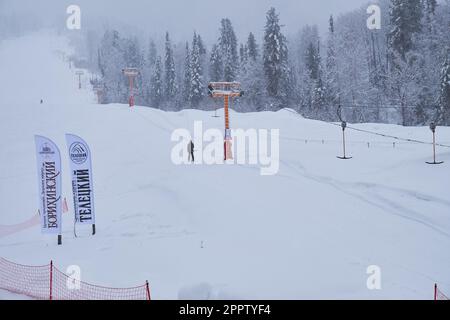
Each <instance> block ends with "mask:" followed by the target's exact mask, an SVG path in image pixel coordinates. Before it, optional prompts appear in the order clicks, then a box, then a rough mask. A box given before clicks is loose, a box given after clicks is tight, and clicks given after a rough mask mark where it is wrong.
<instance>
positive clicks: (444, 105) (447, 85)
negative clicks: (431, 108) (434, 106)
mask: <svg viewBox="0 0 450 320" xmlns="http://www.w3.org/2000/svg"><path fill="white" fill-rule="evenodd" d="M439 102H440V116H441V119H442V124H444V125H447V126H448V125H450V59H449V57H448V56H447V58H446V59H445V61H444V63H443V65H442V71H441V90H440V95H439Z"/></svg>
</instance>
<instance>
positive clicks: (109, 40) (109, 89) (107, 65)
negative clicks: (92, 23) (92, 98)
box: [98, 30, 128, 103]
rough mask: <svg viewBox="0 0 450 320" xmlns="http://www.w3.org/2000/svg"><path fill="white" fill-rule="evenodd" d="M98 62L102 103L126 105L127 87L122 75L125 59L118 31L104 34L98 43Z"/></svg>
mask: <svg viewBox="0 0 450 320" xmlns="http://www.w3.org/2000/svg"><path fill="white" fill-rule="evenodd" d="M98 62H99V70H100V73H101V76H102V80H101V81H102V83H103V85H104V91H105V92H104V99H103V101H104V103H111V102H119V103H126V102H127V92H128V87H127V83H126V82H125V79H124V76H123V74H122V67H123V66H124V65H125V59H124V54H123V48H122V39H121V38H120V36H119V32H118V31H116V30H107V31H106V32H105V34H104V36H103V38H102V40H101V42H100V48H99V55H98Z"/></svg>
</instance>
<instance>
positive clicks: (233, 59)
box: [219, 19, 239, 82]
mask: <svg viewBox="0 0 450 320" xmlns="http://www.w3.org/2000/svg"><path fill="white" fill-rule="evenodd" d="M237 46H238V44H237V38H236V34H235V33H234V29H233V25H232V24H231V21H230V19H222V21H221V28H220V37H219V47H220V55H221V58H222V63H223V77H222V78H223V80H224V81H228V82H231V81H236V76H237V68H238V67H239V56H238V50H237Z"/></svg>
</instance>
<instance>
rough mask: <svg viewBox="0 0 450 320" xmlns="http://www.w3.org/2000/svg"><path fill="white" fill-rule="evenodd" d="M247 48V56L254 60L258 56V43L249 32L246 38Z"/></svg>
mask: <svg viewBox="0 0 450 320" xmlns="http://www.w3.org/2000/svg"><path fill="white" fill-rule="evenodd" d="M247 50H248V57H249V58H250V59H252V60H253V61H256V59H258V56H259V49H258V45H257V44H256V39H255V35H254V34H253V33H252V32H250V34H249V35H248V39H247Z"/></svg>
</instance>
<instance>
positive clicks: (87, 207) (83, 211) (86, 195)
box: [66, 134, 95, 224]
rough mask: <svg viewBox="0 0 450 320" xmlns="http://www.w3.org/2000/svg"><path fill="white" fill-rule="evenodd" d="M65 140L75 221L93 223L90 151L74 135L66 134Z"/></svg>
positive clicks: (83, 142)
mask: <svg viewBox="0 0 450 320" xmlns="http://www.w3.org/2000/svg"><path fill="white" fill-rule="evenodd" d="M66 141H67V147H68V148H69V161H70V169H71V171H72V191H73V204H74V210H75V222H76V223H80V224H95V213H94V185H93V182H92V165H91V151H90V149H89V147H88V145H87V143H86V142H85V141H84V140H83V139H81V138H80V137H78V136H76V135H73V134H66Z"/></svg>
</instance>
